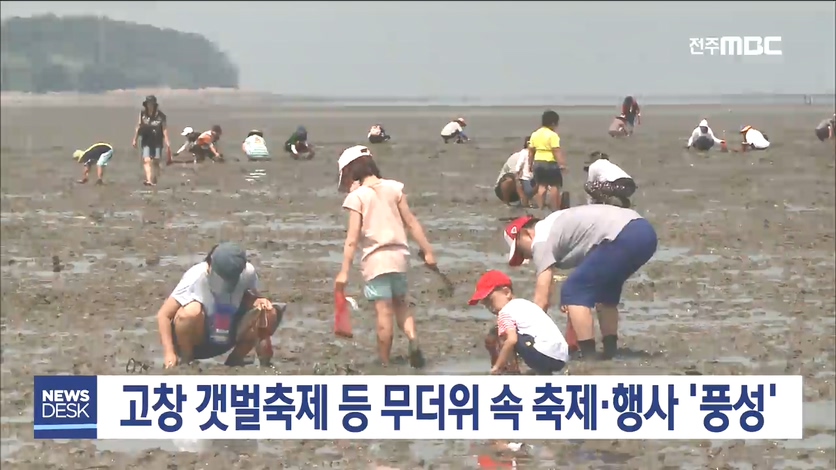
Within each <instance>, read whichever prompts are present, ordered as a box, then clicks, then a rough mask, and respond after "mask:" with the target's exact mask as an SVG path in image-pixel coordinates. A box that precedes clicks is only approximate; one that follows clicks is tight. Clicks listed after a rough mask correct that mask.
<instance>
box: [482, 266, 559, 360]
mask: <svg viewBox="0 0 836 470" xmlns="http://www.w3.org/2000/svg"><path fill="white" fill-rule="evenodd" d="M479 303H481V304H483V305H484V306H485V307H486V308H487V309H488V310H490V312H491V313H493V314H494V315H496V327H495V328H491V330H490V332H489V333H488V336H487V338H485V347H486V348H487V349H488V352H489V353H490V356H491V374H500V373H502V372H516V370H515V369H516V356H517V355H519V357H521V358H522V360H523V362H525V365H527V366H528V367H529V368H530V369H531V370H532V371H533V372H534V373H536V374H540V375H551V374H552V373H554V372H560V371H561V370H562V369H563V367H564V366H565V365H566V363H567V362H568V361H569V345H568V343H567V342H566V339H565V338H563V334H562V333H561V332H560V329H559V328H558V327H557V324H555V322H554V320H552V319H551V317H550V316H549V315H548V314H546V312H544V311H543V309H542V308H540V307H538V306H537V304H535V303H534V302H531V301H530V300H526V299H521V298H517V297H515V296H514V291H513V286H512V284H511V279H510V278H509V277H508V276H507V275H506V274H505V273H503V272H501V271H488V272H486V273H485V274H483V275H482V277H480V278H479V280H478V281H477V282H476V291H475V292H474V293H473V296H472V297H471V298H470V301H469V302H468V304H470V305H476V304H479Z"/></svg>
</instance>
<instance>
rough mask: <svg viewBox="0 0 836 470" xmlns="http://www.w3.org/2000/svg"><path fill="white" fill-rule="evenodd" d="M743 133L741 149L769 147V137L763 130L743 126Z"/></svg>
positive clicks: (763, 148)
mask: <svg viewBox="0 0 836 470" xmlns="http://www.w3.org/2000/svg"><path fill="white" fill-rule="evenodd" d="M740 133H741V134H742V135H743V142H741V143H740V151H741V152H747V151H749V150H766V149H768V148H769V139H767V137H766V135H764V134H763V133H762V132H761V131H759V130H757V129H755V128H754V127H752V126H748V125H747V126H743V127H742V128H741V129H740Z"/></svg>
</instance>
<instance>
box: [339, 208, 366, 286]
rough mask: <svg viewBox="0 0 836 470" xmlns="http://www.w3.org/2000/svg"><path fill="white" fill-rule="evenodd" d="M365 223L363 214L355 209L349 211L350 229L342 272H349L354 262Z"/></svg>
mask: <svg viewBox="0 0 836 470" xmlns="http://www.w3.org/2000/svg"><path fill="white" fill-rule="evenodd" d="M362 224H363V216H362V215H361V214H360V213H359V212H357V211H354V210H349V211H348V230H347V231H346V235H345V244H344V245H343V264H342V272H343V273H346V274H347V273H348V271H349V269H351V264H352V263H353V262H354V253H355V252H356V251H357V244H358V243H359V242H360V229H361V228H362Z"/></svg>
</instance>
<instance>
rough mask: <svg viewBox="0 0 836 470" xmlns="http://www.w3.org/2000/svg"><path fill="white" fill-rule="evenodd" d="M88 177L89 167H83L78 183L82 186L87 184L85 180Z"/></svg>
mask: <svg viewBox="0 0 836 470" xmlns="http://www.w3.org/2000/svg"><path fill="white" fill-rule="evenodd" d="M89 176H90V166H89V165H84V170H83V172H82V174H81V179H80V180H78V182H79V183H81V184H84V183H86V182H87V178H88V177H89Z"/></svg>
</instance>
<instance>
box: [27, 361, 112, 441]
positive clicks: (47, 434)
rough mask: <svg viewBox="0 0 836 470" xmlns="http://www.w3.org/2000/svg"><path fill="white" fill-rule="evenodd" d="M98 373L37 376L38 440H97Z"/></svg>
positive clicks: (36, 424) (36, 416)
mask: <svg viewBox="0 0 836 470" xmlns="http://www.w3.org/2000/svg"><path fill="white" fill-rule="evenodd" d="M96 385H97V379H96V377H95V376H69V375H62V376H55V375H53V376H35V419H34V421H35V439H96V438H97V437H98V436H97V430H96V422H97V421H96V420H97V416H96V406H97V405H96Z"/></svg>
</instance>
